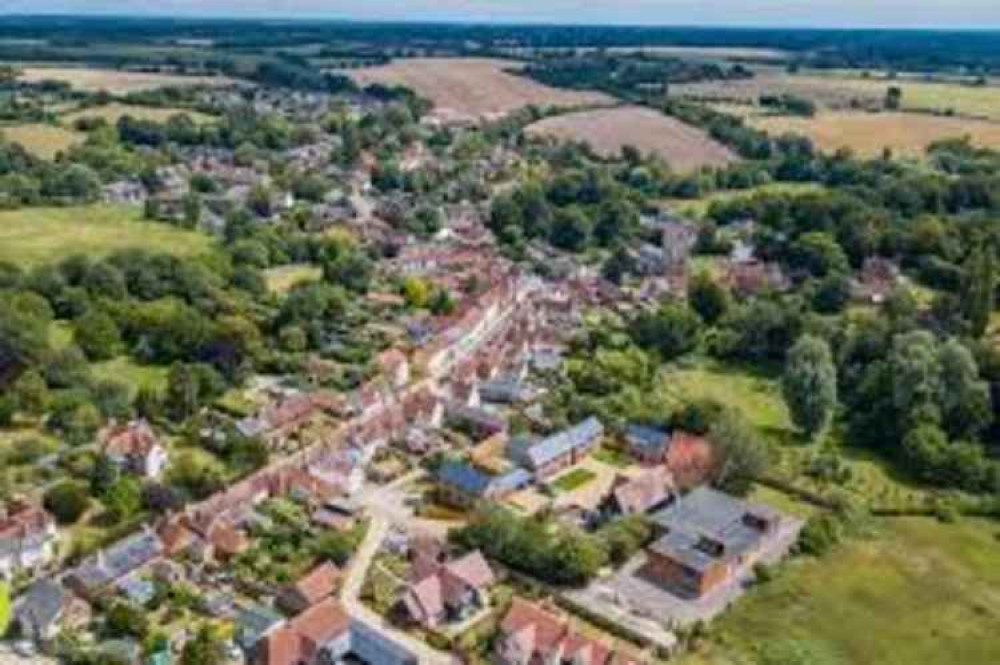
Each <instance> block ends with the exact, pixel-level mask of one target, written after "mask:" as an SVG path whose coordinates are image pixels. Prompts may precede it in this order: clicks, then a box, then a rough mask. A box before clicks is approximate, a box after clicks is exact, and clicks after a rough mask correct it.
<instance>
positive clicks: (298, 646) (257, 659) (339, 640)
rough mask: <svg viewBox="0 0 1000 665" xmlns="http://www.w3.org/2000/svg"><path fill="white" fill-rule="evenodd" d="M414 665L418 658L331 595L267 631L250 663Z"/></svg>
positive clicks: (254, 664)
mask: <svg viewBox="0 0 1000 665" xmlns="http://www.w3.org/2000/svg"><path fill="white" fill-rule="evenodd" d="M356 661H360V662H363V663H378V665H416V664H417V658H416V656H414V655H413V654H411V653H409V652H408V651H407V650H406V649H405V648H403V647H402V646H401V645H399V644H397V643H396V642H394V641H393V640H391V639H390V638H389V637H388V636H387V635H385V634H384V633H382V632H381V631H379V630H378V629H377V628H374V627H372V626H369V625H368V624H366V623H363V622H361V621H359V620H357V619H352V618H351V617H350V616H349V615H348V614H347V612H346V611H345V610H344V608H343V607H342V606H341V605H340V604H339V603H338V602H336V601H334V600H332V599H328V600H325V601H323V602H321V603H319V604H318V605H314V606H313V607H311V608H309V609H308V610H306V611H305V612H303V613H302V614H300V615H298V616H297V617H295V618H294V619H292V620H291V621H290V622H288V623H287V624H286V625H283V626H280V627H278V628H276V629H274V630H271V631H270V632H268V633H267V634H266V635H264V637H263V638H262V639H261V640H260V641H259V642H258V643H257V645H256V646H255V647H254V649H253V651H252V653H251V654H250V658H249V662H250V663H251V665H320V664H321V663H338V662H356Z"/></svg>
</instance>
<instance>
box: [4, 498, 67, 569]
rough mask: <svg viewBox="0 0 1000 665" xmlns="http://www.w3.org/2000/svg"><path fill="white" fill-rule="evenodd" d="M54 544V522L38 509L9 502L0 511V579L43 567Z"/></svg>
mask: <svg viewBox="0 0 1000 665" xmlns="http://www.w3.org/2000/svg"><path fill="white" fill-rule="evenodd" d="M57 542H58V533H57V531H56V523H55V520H53V519H52V516H51V515H49V514H48V513H47V512H45V510H44V509H43V508H42V507H41V506H38V505H35V504H31V503H28V502H27V501H22V500H15V501H11V502H10V503H9V504H7V506H6V507H4V508H3V509H2V510H0V579H3V578H10V577H12V576H13V575H14V574H16V573H20V572H25V571H27V572H31V571H34V570H37V569H38V568H40V567H42V566H45V565H47V564H48V563H49V562H50V561H52V559H53V558H54V557H55V555H56V549H57V547H56V546H57Z"/></svg>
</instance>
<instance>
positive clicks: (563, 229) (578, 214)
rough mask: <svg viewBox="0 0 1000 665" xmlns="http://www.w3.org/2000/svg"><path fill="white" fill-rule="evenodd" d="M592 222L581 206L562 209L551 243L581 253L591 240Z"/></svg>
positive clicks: (556, 217) (558, 213)
mask: <svg viewBox="0 0 1000 665" xmlns="http://www.w3.org/2000/svg"><path fill="white" fill-rule="evenodd" d="M590 231H591V222H590V219H589V218H588V217H587V215H586V213H585V212H584V211H583V209H582V208H580V207H579V206H572V207H569V208H562V209H560V210H559V211H558V212H556V215H555V220H554V221H553V223H552V232H551V234H550V236H549V242H551V243H552V244H553V245H554V246H556V247H558V248H560V249H565V250H567V251H570V252H579V251H581V250H582V249H584V248H585V247H586V246H587V243H588V242H589V240H590Z"/></svg>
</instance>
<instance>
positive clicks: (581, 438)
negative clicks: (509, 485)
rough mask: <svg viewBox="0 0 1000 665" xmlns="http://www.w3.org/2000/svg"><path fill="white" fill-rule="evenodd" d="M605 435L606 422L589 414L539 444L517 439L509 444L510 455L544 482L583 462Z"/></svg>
mask: <svg viewBox="0 0 1000 665" xmlns="http://www.w3.org/2000/svg"><path fill="white" fill-rule="evenodd" d="M603 437H604V425H603V424H601V421H600V420H598V419H597V418H594V417H590V418H587V419H586V420H584V421H583V422H581V423H579V424H577V425H574V426H573V427H570V428H569V429H566V430H563V431H561V432H558V433H556V434H553V435H552V436H550V437H548V438H545V439H542V440H541V441H539V442H537V443H536V442H532V441H526V440H524V439H514V440H512V441H511V445H510V447H509V456H510V457H511V459H512V460H513V461H514V462H515V463H518V464H520V465H522V466H524V467H525V468H526V469H528V470H529V471H531V472H532V473H533V474H534V475H535V479H536V480H539V481H541V480H544V479H546V478H550V477H552V476H554V475H555V474H557V473H559V472H560V471H562V470H564V469H566V468H568V467H570V466H572V465H574V464H577V463H578V462H580V461H581V460H582V459H584V458H585V457H586V456H587V455H589V454H590V453H591V452H592V451H593V450H594V448H596V447H597V446H598V445H599V444H600V442H601V439H602V438H603Z"/></svg>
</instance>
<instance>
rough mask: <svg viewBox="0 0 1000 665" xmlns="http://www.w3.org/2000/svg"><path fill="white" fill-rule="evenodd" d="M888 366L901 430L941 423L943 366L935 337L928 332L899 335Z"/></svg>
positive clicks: (894, 341)
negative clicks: (940, 405) (939, 400)
mask: <svg viewBox="0 0 1000 665" xmlns="http://www.w3.org/2000/svg"><path fill="white" fill-rule="evenodd" d="M889 364H890V368H891V376H892V400H893V406H894V407H895V409H896V412H897V414H898V420H899V424H900V428H901V431H906V430H908V429H910V428H912V427H914V426H916V425H918V424H931V425H938V424H940V422H941V409H940V407H939V406H938V397H939V396H940V395H941V385H942V384H941V365H940V363H939V362H938V353H937V343H936V341H935V339H934V336H933V335H931V334H930V333H929V332H926V331H916V332H911V333H904V334H901V335H896V337H895V338H893V340H892V350H891V351H890V354H889Z"/></svg>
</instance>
